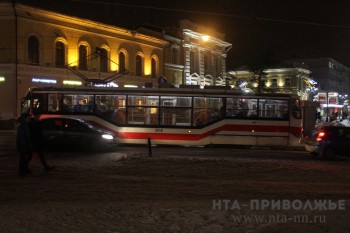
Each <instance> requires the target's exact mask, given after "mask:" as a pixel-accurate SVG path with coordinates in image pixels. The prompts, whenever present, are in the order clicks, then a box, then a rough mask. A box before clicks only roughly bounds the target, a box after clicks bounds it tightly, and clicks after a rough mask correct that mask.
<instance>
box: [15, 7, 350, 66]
mask: <svg viewBox="0 0 350 233" xmlns="http://www.w3.org/2000/svg"><path fill="white" fill-rule="evenodd" d="M17 2H19V3H23V4H26V5H32V6H37V7H39V8H43V9H48V10H53V11H57V12H60V13H64V14H69V15H73V16H78V17H82V18H87V19H91V20H96V21H99V22H102V23H107V24H111V25H115V26H118V27H123V28H129V29H135V28H137V27H138V26H139V25H141V24H151V25H155V26H158V27H166V26H177V25H178V21H179V19H188V20H191V21H193V22H195V23H199V24H202V25H206V26H208V27H210V28H215V29H216V30H217V31H219V32H221V33H224V34H225V41H227V42H229V43H232V44H233V46H232V49H231V50H230V51H229V53H228V59H227V67H228V69H238V68H240V67H242V66H246V65H248V66H249V67H254V66H271V65H276V64H280V63H281V61H282V60H286V59H294V58H318V57H331V58H333V59H335V60H337V61H338V62H340V63H342V64H344V65H347V66H350V13H349V9H350V2H349V1H347V0H333V1H317V0H303V1H302V0H285V1H283V0H210V1H209V0H206V1H201V0H187V1H185V0H177V1H174V2H171V1H169V0H163V1H159V0H154V1H151V0H142V1H141V0H120V1H113V0H60V1H48V0H22V1H17Z"/></svg>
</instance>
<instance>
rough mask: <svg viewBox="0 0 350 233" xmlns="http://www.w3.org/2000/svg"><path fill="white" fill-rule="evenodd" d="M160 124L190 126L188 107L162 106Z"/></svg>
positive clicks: (189, 110)
mask: <svg viewBox="0 0 350 233" xmlns="http://www.w3.org/2000/svg"><path fill="white" fill-rule="evenodd" d="M160 123H161V125H174V126H191V109H190V108H171V107H169V108H162V109H161V122H160Z"/></svg>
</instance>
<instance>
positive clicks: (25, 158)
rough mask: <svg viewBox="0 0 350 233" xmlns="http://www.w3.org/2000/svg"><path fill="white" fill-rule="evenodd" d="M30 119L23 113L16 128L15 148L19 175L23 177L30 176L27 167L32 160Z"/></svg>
mask: <svg viewBox="0 0 350 233" xmlns="http://www.w3.org/2000/svg"><path fill="white" fill-rule="evenodd" d="M30 120H31V117H30V115H29V114H27V113H24V114H21V116H20V117H19V118H18V121H19V126H18V128H17V138H16V147H17V151H18V153H19V156H20V157H19V175H20V176H21V177H24V176H25V175H27V174H31V172H30V170H29V168H28V166H29V162H30V160H31V159H32V141H31V133H30V129H29V123H30Z"/></svg>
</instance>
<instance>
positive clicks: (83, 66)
mask: <svg viewBox="0 0 350 233" xmlns="http://www.w3.org/2000/svg"><path fill="white" fill-rule="evenodd" d="M79 69H80V70H87V47H86V45H80V46H79Z"/></svg>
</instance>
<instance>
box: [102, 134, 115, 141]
mask: <svg viewBox="0 0 350 233" xmlns="http://www.w3.org/2000/svg"><path fill="white" fill-rule="evenodd" d="M102 138H104V139H107V140H113V139H114V137H113V136H112V135H110V134H102Z"/></svg>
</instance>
